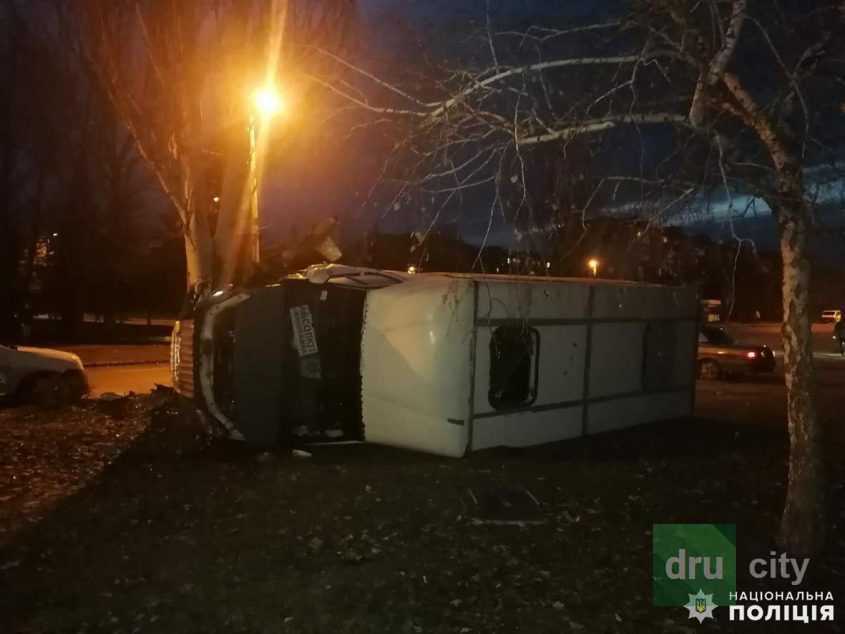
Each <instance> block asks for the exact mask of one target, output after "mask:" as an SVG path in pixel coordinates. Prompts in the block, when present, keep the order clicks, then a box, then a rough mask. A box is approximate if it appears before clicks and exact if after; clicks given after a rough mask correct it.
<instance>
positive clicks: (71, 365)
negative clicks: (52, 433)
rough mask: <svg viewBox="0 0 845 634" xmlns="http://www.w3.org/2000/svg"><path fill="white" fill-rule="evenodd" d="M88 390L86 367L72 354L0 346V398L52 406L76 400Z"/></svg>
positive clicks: (42, 349)
mask: <svg viewBox="0 0 845 634" xmlns="http://www.w3.org/2000/svg"><path fill="white" fill-rule="evenodd" d="M87 392H88V381H87V379H86V377H85V368H84V367H83V365H82V361H81V360H80V358H79V357H78V356H76V355H75V354H71V353H70V352H62V351H61V350H51V349H49V348H29V347H24V346H5V345H0V399H10V398H15V399H22V400H33V401H35V402H38V403H41V404H44V405H53V404H59V403H64V402H69V401H73V400H76V399H79V398H81V397H82V396H83V395H84V394H86V393H87Z"/></svg>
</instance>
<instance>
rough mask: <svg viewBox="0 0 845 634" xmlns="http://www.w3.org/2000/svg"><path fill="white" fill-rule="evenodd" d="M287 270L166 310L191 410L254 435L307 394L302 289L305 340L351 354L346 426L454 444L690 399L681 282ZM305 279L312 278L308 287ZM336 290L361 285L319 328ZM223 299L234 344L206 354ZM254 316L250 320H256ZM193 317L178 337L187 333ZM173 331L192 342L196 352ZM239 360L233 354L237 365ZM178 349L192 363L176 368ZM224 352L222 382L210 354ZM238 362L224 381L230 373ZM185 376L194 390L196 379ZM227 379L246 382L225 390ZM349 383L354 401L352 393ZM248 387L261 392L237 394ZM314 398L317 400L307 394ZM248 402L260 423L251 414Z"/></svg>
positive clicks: (629, 414) (644, 413)
mask: <svg viewBox="0 0 845 634" xmlns="http://www.w3.org/2000/svg"><path fill="white" fill-rule="evenodd" d="M288 279H289V282H286V281H285V280H283V281H282V282H281V283H280V284H278V285H274V286H273V287H266V288H263V289H260V290H256V291H250V290H237V291H233V292H232V293H230V294H228V295H225V296H221V297H220V298H219V301H218V303H216V304H212V305H211V306H210V307H207V308H205V309H204V311H203V312H202V316H200V317H198V318H197V319H198V320H199V321H198V322H197V323H198V325H197V327H196V328H194V324H193V321H192V320H191V322H190V323H185V322H183V323H182V324H181V325H179V324H177V331H179V330H180V329H181V332H182V336H181V337H174V341H178V342H179V343H177V344H176V348H177V349H176V350H175V351H174V358H175V359H177V361H176V363H175V365H174V368H173V370H174V384H175V386H176V388H177V391H180V392H181V393H182V394H185V395H187V396H191V395H194V394H195V393H198V394H200V396H201V398H203V399H204V401H205V406H204V408H203V409H204V410H205V412H206V413H208V414H210V415H211V416H212V417H213V418H215V419H217V420H218V421H219V422H221V423H222V424H223V425H224V426H225V427H226V428H227V429H228V430H229V433H230V435H231V436H233V437H236V438H244V439H246V440H247V441H249V440H250V437H251V436H252V438H259V437H261V438H262V439H263V440H260V442H263V443H266V442H268V439H272V438H274V436H273V435H272V434H270V435H266V434H265V435H263V436H262V433H263V431H262V430H264V429H266V428H267V425H276V426H281V428H283V429H284V430H289V429H291V428H293V424H292V423H290V422H284V419H286V417H287V418H290V417H291V416H292V415H291V414H290V412H291V411H292V409H294V408H295V406H296V405H297V402H296V401H295V400H291V399H296V398H299V399H300V400H301V399H302V398H305V396H303V395H308V394H312V392H309V391H308V389H307V386H306V387H302V386H303V385H304V383H303V381H302V380H300V379H299V378H298V377H294V376H292V374H294V373H296V372H297V370H296V368H297V367H300V366H298V365H297V363H299V362H298V361H296V360H294V361H291V357H294V358H295V357H296V353H295V352H292V351H293V350H295V349H296V350H300V352H299V357H300V358H301V357H302V355H303V353H302V352H301V350H302V349H303V347H304V346H303V345H302V344H300V345H297V344H296V341H292V340H295V339H296V337H297V335H296V332H297V330H296V328H297V327H296V326H294V327H293V328H292V327H291V323H290V322H291V321H292V320H294V316H295V315H299V317H296V319H301V314H302V309H303V308H304V303H305V300H302V299H301V298H302V297H303V296H305V295H309V297H310V296H311V295H314V298H313V300H312V299H309V300H307V301H309V302H311V304H310V309H309V310H310V311H311V312H313V313H314V320H313V326H314V328H313V332H310V331H309V336H310V337H312V338H313V337H314V336H315V335H316V340H315V342H314V345H313V348H314V350H318V351H319V355H324V356H323V358H322V364H323V369H324V375H325V376H328V375H329V374H331V373H330V372H329V371H328V370H330V369H331V368H330V367H329V364H330V363H331V362H332V360H331V357H330V355H331V354H332V352H333V351H334V349H335V348H339V347H342V346H347V347H348V348H349V349H351V350H352V352H353V353H354V355H355V356H358V353H360V361H359V363H360V372H359V368H357V367H356V368H345V366H344V367H343V368H342V369H344V371H345V370H347V369H348V370H350V372H349V377H350V378H348V379H343V380H341V381H340V383H342V385H341V388H342V389H343V390H345V392H344V394H345V396H344V397H343V398H344V399H345V400H342V399H341V400H339V402H340V403H341V407H342V408H345V409H346V410H349V409H350V407H352V408H354V409H355V410H356V411H355V416H356V417H359V418H358V422H357V423H356V427H355V430H356V431H355V435H356V437H355V438H351V439H355V440H364V441H367V442H373V443H380V444H384V445H391V446H395V447H404V448H408V449H414V450H418V451H425V452H429V453H434V454H439V455H444V456H455V457H458V456H463V455H464V454H465V453H467V452H468V451H475V450H480V449H486V448H489V447H497V446H508V447H525V446H529V445H536V444H541V443H547V442H552V441H559V440H564V439H568V438H575V437H578V436H582V435H586V434H594V433H599V432H604V431H610V430H614V429H621V428H624V427H630V426H632V425H637V424H641V423H645V422H649V421H657V420H662V419H672V418H681V417H684V416H688V415H690V414H691V413H692V407H693V398H694V390H695V376H696V346H697V341H698V338H697V333H698V318H699V303H698V297H697V293H696V291H695V290H694V289H692V288H686V287H666V286H658V285H650V284H638V283H631V282H622V281H614V280H600V279H599V280H596V279H567V278H551V277H534V276H504V275H470V274H450V273H425V274H416V275H409V274H405V273H397V272H389V271H374V270H370V269H358V268H354V267H343V266H338V265H325V266H320V267H311V268H310V269H308V270H307V271H305V272H304V273H303V274H299V275H296V276H291V278H288ZM306 280H307V281H306ZM286 283H289V286H288V287H287V290H285V285H286ZM312 284H313V285H317V287H319V288H318V289H315V291H309V288H312V289H313V288H314V287H313V286H312ZM361 293H363V294H364V296H363V297H361V295H360V294H361ZM344 294H345V295H344ZM340 295H343V296H344V297H346V298H349V297H351V296H352V295H354V296H355V297H354V298H353V299H355V298H359V299H355V301H356V302H359V303H357V304H355V305H356V306H358V308H356V309H355V310H356V311H357V312H355V313H354V315H357V317H355V318H354V320H351V319H352V318H351V316H352V315H353V313H348V312H346V313H344V316H343V318H342V319H340V320H338V319H337V317H338V315H330V317H332V318H333V319H334V323H335V325H336V324H337V323H338V321H340V322H341V323H342V324H347V325H349V326H350V327H351V329H350V330H347V331H345V334H344V335H343V337H342V341H341V340H339V338H338V337H337V336H334V340H330V339H331V338H330V337H328V335H327V334H326V333H328V332H337V330H321V328H320V323H321V319H320V315H319V311H321V310H323V311H327V310H328V307H330V306H331V305H332V301H333V300H332V297H338V296H340ZM321 302H322V303H321ZM253 305H254V307H253V308H250V307H251V306H253ZM360 307H363V308H360ZM236 310H237V311H240V312H239V313H238V315H237V317H236V318H235V319H230V320H229V321H230V323H233V324H239V323H243V324H244V326H243V327H242V328H240V329H239V327H238V326H237V325H235V326H231V329H232V334H231V336H229V337H228V340H229V341H234V342H237V343H236V344H235V348H237V347H238V346H240V349H241V351H240V352H239V351H238V350H237V349H236V350H235V352H234V353H227V354H229V355H230V356H231V357H232V358H233V359H234V361H227V360H226V359H223V361H221V360H220V359H219V358H217V360H216V361H215V360H214V359H215V358H216V357H215V354H216V353H215V348H218V349H219V348H221V346H222V343H219V342H218V341H217V339H215V337H218V335H215V334H214V333H218V332H219V331H220V327H219V324H218V323H217V322H218V321H221V322H222V320H223V319H224V318H225V315H226V314H227V311H236ZM361 312H363V314H361ZM309 319H310V318H309ZM323 321H326V320H323ZM353 321H354V323H353ZM262 324H264V325H262ZM355 324H360V325H355ZM277 326H278V327H277ZM310 326H311V323H310V322H309V328H310ZM259 328H261V329H263V330H262V331H261V333H260V335H256V334H254V333H255V331H256V330H257V329H259ZM300 328H301V326H300ZM195 331H196V334H191V336H190V337H193V341H194V343H193V344H191V343H189V342H190V341H191V339H190V337H186V336H185V333H186V332H190V333H194V332H195ZM276 331H278V332H276ZM359 331H360V335H359ZM359 336H360V339H358V337H359ZM250 341H252V343H250ZM186 345H188V346H189V347H193V346H197V347H198V348H199V349H200V350H202V351H203V354H200V355H194V354H193V350H188V349H186ZM230 347H231V344H230ZM178 348H182V349H181V350H180V349H178ZM246 349H249V350H248V352H246V351H245V350H246ZM277 349H278V352H277V351H276V350H277ZM309 354H310V353H309ZM286 355H287V356H286ZM218 356H219V355H218ZM311 356H312V357H313V356H315V355H311ZM346 358H350V355H346V356H342V359H346ZM180 359H181V360H182V364H183V365H182V367H180V364H179V360H180ZM238 359H243V361H242V362H240V363H241V365H240V366H238V363H239V361H238ZM276 359H279V361H276ZM284 359H287V360H286V361H285V360H284ZM185 360H187V363H189V364H194V365H193V366H192V367H191V368H186V367H184V362H185ZM204 360H205V361H204ZM300 360H301V359H300ZM344 363H345V362H344ZM356 363H357V361H356ZM259 365H260V367H258V366H259ZM232 367H235V368H236V369H235V370H231V369H230V370H229V375H230V376H235V377H236V379H233V380H232V381H231V383H232V385H233V386H234V387H232V388H231V389H228V388H227V389H225V390H223V389H220V385H219V381H220V380H221V379H220V378H219V374H220V372H221V370H220V368H224V369H226V368H232ZM238 367H240V368H242V369H237V368H238ZM309 367H310V368H311V370H309V372H313V371H314V369H313V366H309ZM318 367H319V366H318ZM215 368H218V369H217V370H215ZM280 368H282V369H280ZM215 371H216V372H217V373H218V376H217V378H215ZM318 372H319V371H318ZM247 374H248V375H250V376H246V378H245V379H244V380H242V381H241V383H238V380H240V379H237V377H242V376H245V375H247ZM333 376H337V366H335V369H334V374H333ZM311 378H313V377H312V376H311V375H308V380H310V379H311ZM350 381H360V388H359V386H358V385H353V386H351V388H352V389H351V392H350V383H349V382H350ZM195 382H199V388H200V389H194V383H195ZM306 382H307V381H306ZM336 383H338V381H336ZM237 385H242V386H243V387H242V388H240V389H241V392H240V393H241V394H243V395H248V396H239V395H238V389H239V388H238V387H237ZM311 385H316V384H315V383H313V382H312V383H311ZM273 386H277V387H273ZM272 390H277V391H278V392H279V393H280V394H281V393H284V395H283V396H279V397H278V398H276V397H275V393H272V394H270V397H271V398H270V399H269V400H266V398H265V397H267V395H268V391H272ZM221 393H225V394H226V395H227V396H226V399H227V401H232V402H235V401H237V400H238V399H239V398H240V399H241V401H242V402H241V404H240V405H239V406H236V407H231V408H229V409H227V408H226V407H224V406H223V404H221V403H220V402H217V401H219V398H220V397H219V396H216V395H219V394H221ZM359 393H360V403H355V402H354V399H357V394H359ZM233 394H234V396H232V395H233ZM349 394H353V395H354V398H353V399H350V397H349ZM246 398H250V399H252V401H250V402H252V403H257V402H258V401H262V403H263V404H262V405H261V407H252V408H251V409H250V406H249V404H248V403H246V402H245V399H246ZM215 399H217V400H215ZM285 399H288V400H285ZM313 400H315V402H317V404H318V405H320V406H322V401H320V399H317V398H315V399H313ZM323 400H325V399H323ZM265 401H266V402H265ZM359 405H360V408H359V407H358V406H359ZM225 411H232V412H236V411H238V412H241V413H242V414H243V412H248V415H246V414H243V416H244V418H245V419H248V420H243V421H241V422H240V423H239V422H238V421H235V420H229V419H227V415H226V414H224V412H225ZM309 411H311V410H309ZM265 412H266V414H265ZM322 416H323V417H326V415H325V412H324V413H323V415H322ZM262 417H263V418H266V420H267V423H266V424H264V425H265V426H264V427H263V428H259V427H256V425H257V422H256V421H258V420H259V419H261V418H262ZM280 419H282V420H283V422H281V423H280V422H279V420H280ZM262 424H263V423H262ZM250 426H251V427H250ZM347 428H348V427H347ZM255 430H257V431H255ZM287 433H288V432H287V431H284V432H283V433H282V436H284V435H285V434H287Z"/></svg>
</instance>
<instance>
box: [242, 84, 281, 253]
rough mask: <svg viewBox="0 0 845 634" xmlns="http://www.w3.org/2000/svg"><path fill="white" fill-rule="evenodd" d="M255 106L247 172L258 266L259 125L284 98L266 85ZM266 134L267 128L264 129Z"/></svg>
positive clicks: (251, 240)
mask: <svg viewBox="0 0 845 634" xmlns="http://www.w3.org/2000/svg"><path fill="white" fill-rule="evenodd" d="M252 100H253V108H252V110H251V111H250V116H249V171H248V173H247V187H249V192H248V194H249V219H248V222H249V236H248V238H249V254H250V262H251V263H252V265H253V266H257V265H258V264H259V262H260V261H261V228H260V223H259V207H258V197H259V189H260V183H259V181H260V179H261V175H260V173H259V172H260V170H259V169H258V159H259V157H258V154H259V151H261V149H259V147H258V133H259V129H258V128H259V125H261V126H262V127H266V126H268V125H269V123H270V119H272V118H273V117H275V116H276V115H277V114H279V112H281V110H282V108H283V105H284V104H283V102H282V98H281V96H280V95H279V93H278V92H277V91H276V89H275V88H274V87H272V86H265V87H264V88H261V89H259V90H257V91H256V92H255V93H254V94H253V96H252ZM262 132H263V133H264V134H266V130H262ZM262 149H263V148H262Z"/></svg>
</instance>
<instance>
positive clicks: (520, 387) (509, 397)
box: [488, 325, 540, 410]
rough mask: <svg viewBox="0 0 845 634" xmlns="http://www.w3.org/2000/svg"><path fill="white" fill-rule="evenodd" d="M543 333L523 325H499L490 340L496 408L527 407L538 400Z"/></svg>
mask: <svg viewBox="0 0 845 634" xmlns="http://www.w3.org/2000/svg"><path fill="white" fill-rule="evenodd" d="M539 350H540V334H539V333H538V332H537V331H536V330H535V329H534V328H525V327H523V326H522V325H513V326H500V327H499V328H496V330H494V331H493V337H492V339H491V340H490V391H489V393H488V400H489V401H490V405H491V406H493V407H494V408H495V409H499V410H501V409H515V408H520V407H525V406H528V405H530V404H531V403H533V402H534V400H535V399H536V398H537V369H538V365H537V360H538V353H539Z"/></svg>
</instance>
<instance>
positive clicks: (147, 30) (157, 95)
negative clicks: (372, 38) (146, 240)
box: [81, 0, 354, 288]
mask: <svg viewBox="0 0 845 634" xmlns="http://www.w3.org/2000/svg"><path fill="white" fill-rule="evenodd" d="M82 7H83V9H82V11H81V15H82V33H83V35H84V40H85V44H86V48H87V50H88V54H89V58H90V61H91V64H92V68H93V69H94V70H95V72H96V75H97V76H98V78H99V79H100V81H101V82H102V84H103V86H104V87H105V90H106V92H107V94H108V96H109V98H110V100H111V102H112V104H113V105H114V107H115V109H116V112H117V113H118V115H119V117H120V119H121V120H122V122H123V123H124V124H125V125H126V127H127V129H128V130H129V133H130V134H131V137H132V138H133V140H134V142H135V144H136V147H137V149H138V152H139V153H140V155H141V156H142V157H143V158H144V160H145V161H146V162H147V164H148V165H149V166H150V168H151V170H152V172H153V174H154V175H155V177H156V179H157V181H158V183H159V185H160V187H161V189H162V191H163V192H164V193H165V194H166V195H167V197H168V198H169V200H170V201H171V203H172V204H173V207H174V208H175V209H176V211H177V212H178V215H179V218H180V221H181V223H182V227H183V231H184V235H185V253H186V260H187V270H188V285H189V287H194V288H195V287H204V288H208V287H209V286H210V285H213V284H220V283H226V282H231V281H232V278H233V276H234V275H235V273H236V271H237V270H241V271H243V268H244V267H240V266H238V265H237V263H238V262H239V261H240V260H241V259H242V258H243V254H244V252H245V240H246V237H247V236H246V235H245V233H246V231H245V229H244V227H245V226H246V223H245V215H246V214H247V213H248V210H249V199H250V196H252V195H253V193H254V192H253V191H251V188H253V187H256V186H257V185H256V184H255V183H247V182H246V181H247V180H249V179H248V177H247V174H248V173H250V171H255V170H256V169H258V171H260V168H256V166H255V165H251V166H250V161H251V160H256V157H255V155H254V154H252V155H251V154H250V149H249V143H248V141H249V137H248V134H249V127H250V126H249V118H250V113H249V95H250V93H251V92H252V91H254V90H255V89H256V88H257V87H259V86H261V85H264V84H267V83H272V84H278V85H281V86H283V87H284V91H285V98H286V100H288V101H291V102H295V101H297V100H300V99H302V93H303V90H304V82H303V81H302V75H303V73H304V72H306V71H307V72H319V70H322V68H324V67H325V62H326V60H325V58H321V59H319V60H314V56H313V54H311V52H310V48H309V47H310V46H313V45H320V46H321V47H324V48H325V49H326V50H330V51H336V50H338V49H339V48H340V47H341V46H342V44H343V43H344V41H345V39H346V37H347V35H348V32H349V25H350V24H351V20H352V17H353V8H354V3H353V2H352V1H351V0H317V1H313V0H312V1H310V2H309V1H306V0H273V1H272V2H260V1H256V0H222V1H221V0H186V1H180V2H158V1H154V0H85V2H83V3H82ZM315 63H318V64H320V65H322V66H321V69H318V70H315V69H314V65H315ZM266 133H267V130H266V129H261V130H259V139H258V143H257V145H258V148H259V159H260V149H261V148H262V147H265V148H266V146H267V143H268V139H267V136H266ZM221 165H222V168H221V167H220V166H221ZM221 171H222V173H223V177H222V181H223V183H215V182H211V181H213V178H212V176H211V175H212V174H214V173H219V172H221ZM233 183H234V185H233ZM215 198H217V200H215Z"/></svg>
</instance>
